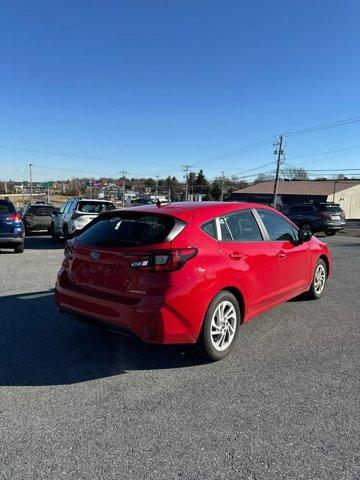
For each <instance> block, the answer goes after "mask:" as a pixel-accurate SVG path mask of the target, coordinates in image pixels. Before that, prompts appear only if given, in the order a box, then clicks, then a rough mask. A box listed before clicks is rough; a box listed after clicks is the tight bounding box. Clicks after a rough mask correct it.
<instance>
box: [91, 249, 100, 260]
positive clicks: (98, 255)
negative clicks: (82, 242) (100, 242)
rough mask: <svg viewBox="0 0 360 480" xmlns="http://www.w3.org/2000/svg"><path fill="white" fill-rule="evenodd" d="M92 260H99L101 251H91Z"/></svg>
mask: <svg viewBox="0 0 360 480" xmlns="http://www.w3.org/2000/svg"><path fill="white" fill-rule="evenodd" d="M89 256H90V260H99V258H100V253H99V252H95V251H93V252H90V255H89Z"/></svg>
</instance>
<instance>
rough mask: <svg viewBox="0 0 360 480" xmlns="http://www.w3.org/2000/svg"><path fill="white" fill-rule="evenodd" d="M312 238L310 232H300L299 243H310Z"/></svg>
mask: <svg viewBox="0 0 360 480" xmlns="http://www.w3.org/2000/svg"><path fill="white" fill-rule="evenodd" d="M311 237H312V233H311V232H309V230H299V243H303V242H308V241H309V240H310V239H311Z"/></svg>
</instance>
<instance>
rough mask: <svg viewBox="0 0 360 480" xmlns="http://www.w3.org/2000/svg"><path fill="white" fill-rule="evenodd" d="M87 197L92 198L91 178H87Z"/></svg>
mask: <svg viewBox="0 0 360 480" xmlns="http://www.w3.org/2000/svg"><path fill="white" fill-rule="evenodd" d="M89 198H92V189H91V178H90V179H89Z"/></svg>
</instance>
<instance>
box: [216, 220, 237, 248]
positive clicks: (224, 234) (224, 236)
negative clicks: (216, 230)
mask: <svg viewBox="0 0 360 480" xmlns="http://www.w3.org/2000/svg"><path fill="white" fill-rule="evenodd" d="M219 222H220V230H221V240H222V241H223V242H233V241H234V239H233V237H232V235H231V232H230V229H229V226H228V224H227V223H226V220H225V218H224V217H220V218H219Z"/></svg>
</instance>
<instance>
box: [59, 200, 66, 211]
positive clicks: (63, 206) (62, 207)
mask: <svg viewBox="0 0 360 480" xmlns="http://www.w3.org/2000/svg"><path fill="white" fill-rule="evenodd" d="M66 207H67V202H66V203H63V204H62V205H61V207H60V208H59V213H64V212H65V208H66Z"/></svg>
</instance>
